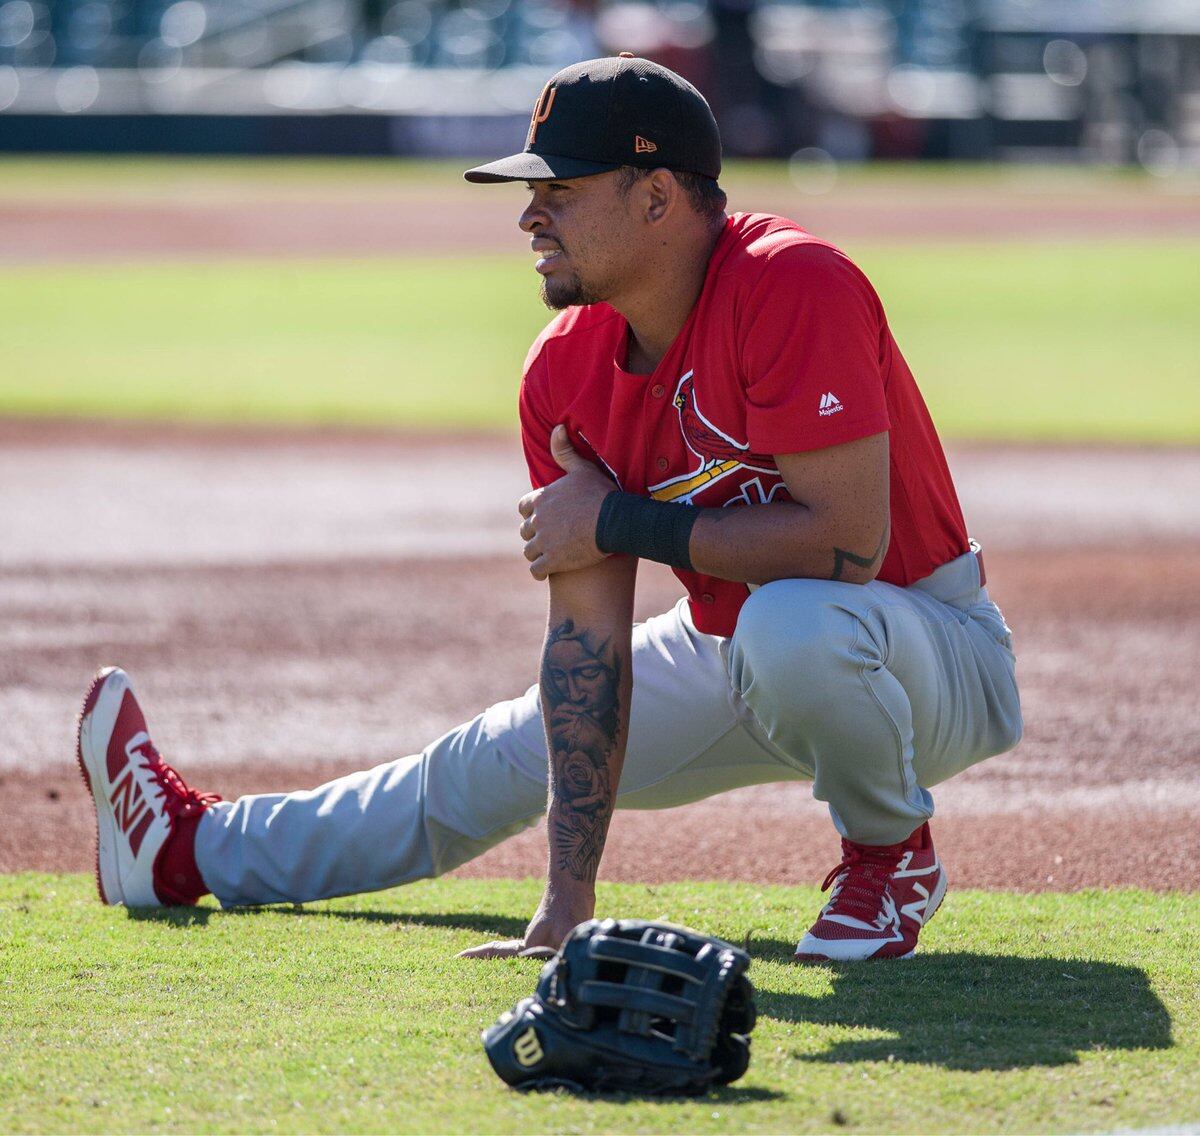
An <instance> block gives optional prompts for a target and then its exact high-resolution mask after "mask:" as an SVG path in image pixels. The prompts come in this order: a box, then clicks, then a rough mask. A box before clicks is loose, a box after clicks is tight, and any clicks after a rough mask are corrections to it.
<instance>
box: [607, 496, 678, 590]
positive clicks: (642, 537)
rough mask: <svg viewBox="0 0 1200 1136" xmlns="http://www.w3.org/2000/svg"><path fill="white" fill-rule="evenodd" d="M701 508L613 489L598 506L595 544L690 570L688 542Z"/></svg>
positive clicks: (612, 550)
mask: <svg viewBox="0 0 1200 1136" xmlns="http://www.w3.org/2000/svg"><path fill="white" fill-rule="evenodd" d="M699 515H700V510H699V509H697V508H695V507H694V506H692V505H674V504H672V503H671V502H669V501H655V500H654V499H653V498H651V497H639V496H638V495H637V494H636V493H622V492H621V491H620V490H619V489H614V490H613V491H612V492H611V493H610V494H609V495H608V496H607V497H605V498H604V502H603V504H601V506H600V517H599V519H598V520H597V521H596V547H597V548H598V549H600V551H601V552H625V553H628V554H629V555H630V556H637V557H640V558H641V559H643V560H657V561H658V562H659V563H660V564H669V565H671V567H672V568H685V569H687V570H688V571H689V572H690V571H691V570H692V556H691V552H690V551H689V550H688V543H689V541H690V540H691V538H692V526H693V525H694V524H695V523H696V518H697V517H698V516H699Z"/></svg>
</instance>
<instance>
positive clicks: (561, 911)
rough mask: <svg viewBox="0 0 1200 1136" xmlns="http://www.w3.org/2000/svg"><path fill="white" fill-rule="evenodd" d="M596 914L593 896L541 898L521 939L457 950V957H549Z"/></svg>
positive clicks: (494, 941) (493, 942)
mask: <svg viewBox="0 0 1200 1136" xmlns="http://www.w3.org/2000/svg"><path fill="white" fill-rule="evenodd" d="M595 912H596V899H595V896H594V895H581V896H579V897H577V898H573V899H571V900H554V899H551V898H549V897H547V896H543V897H542V902H541V903H540V904H539V905H538V909H537V913H536V914H535V915H534V917H533V918H532V919H531V920H530V921H529V926H528V927H527V928H526V929H525V937H524V938H523V939H494V940H493V941H492V942H490V943H482V944H480V945H479V946H478V947H471V948H469V949H468V950H465V951H460V952H459V954H458V957H459V958H477V959H498V958H549V957H550V956H551V955H553V954H554V953H555V951H557V950H558V948H559V947H560V946H561V945H562V941H563V939H565V938H566V937H567V935H568V934H570V933H571V931H572V930H574V929H575V928H576V927H578V926H579V924H580V923H586V922H587V921H588V920H589V919H591V918H592V916H593V915H594V914H595Z"/></svg>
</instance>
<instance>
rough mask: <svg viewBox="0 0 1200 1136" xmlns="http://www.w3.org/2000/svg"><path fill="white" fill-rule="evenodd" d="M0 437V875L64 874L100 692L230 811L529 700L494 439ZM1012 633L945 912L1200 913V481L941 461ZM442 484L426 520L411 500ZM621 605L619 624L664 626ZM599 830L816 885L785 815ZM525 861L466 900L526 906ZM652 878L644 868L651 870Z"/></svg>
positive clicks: (807, 833)
mask: <svg viewBox="0 0 1200 1136" xmlns="http://www.w3.org/2000/svg"><path fill="white" fill-rule="evenodd" d="M462 456H463V455H462V451H461V449H460V450H458V451H455V450H452V449H451V448H450V446H449V444H448V442H447V441H446V440H445V439H438V438H436V437H428V436H423V437H411V436H405V435H400V434H382V433H381V434H370V435H368V434H342V433H335V432H323V433H288V432H281V431H280V432H268V431H228V430H225V431H216V430H185V429H180V428H175V429H170V430H163V429H158V428H146V427H135V426H94V425H83V424H80V425H69V424H66V425H63V424H59V425H53V424H48V425H28V424H20V423H11V422H10V423H0V484H2V485H3V486H4V492H3V494H2V495H0V532H3V533H4V534H5V540H4V541H3V542H2V543H0V641H2V643H3V648H4V649H3V651H2V652H0V721H2V722H3V723H4V725H5V730H4V740H3V746H2V748H0V789H2V792H0V871H12V870H16V869H23V868H37V869H48V870H49V869H53V870H84V869H86V868H87V867H88V864H89V857H90V843H91V832H90V816H89V812H88V810H89V804H88V801H87V797H86V795H85V793H84V792H83V789H82V787H81V786H80V784H79V783H78V780H77V776H76V774H75V772H74V769H73V766H72V764H71V752H72V740H73V736H72V732H73V727H74V714H75V712H76V711H77V709H78V702H79V699H80V698H81V697H82V694H83V690H84V688H85V686H86V683H87V680H88V678H89V677H90V675H91V673H92V672H93V671H94V670H95V669H96V667H98V666H99V665H101V664H104V663H109V662H120V663H121V664H122V665H124V666H125V667H126V668H127V669H128V670H130V671H131V672H132V674H133V676H134V679H135V681H136V682H137V684H138V686H139V689H140V690H141V692H142V694H143V695H144V698H145V702H146V705H147V709H148V713H149V716H150V719H151V725H152V728H153V729H154V731H155V733H156V736H157V738H158V740H159V741H160V742H161V744H162V746H163V748H164V749H165V750H166V751H167V752H168V754H169V755H170V756H171V757H173V758H174V759H176V760H177V762H178V764H179V765H180V766H181V767H182V769H183V770H184V771H185V773H186V774H187V775H188V776H189V777H190V778H192V779H193V780H194V781H195V782H196V783H197V784H198V785H200V786H201V787H202V788H206V789H214V790H217V791H220V792H222V793H224V794H225V795H227V796H228V795H234V794H237V793H241V792H246V791H259V790H266V789H279V788H286V787H306V786H310V785H312V784H315V783H318V782H320V781H321V780H324V779H327V778H329V777H332V776H335V775H337V774H339V773H342V772H346V771H350V770H353V769H357V768H361V767H364V766H366V765H370V764H374V763H377V762H381V761H385V760H388V759H389V758H391V757H394V756H397V755H398V754H403V753H407V752H412V751H415V750H417V749H419V748H420V746H421V745H422V744H423V743H425V742H426V741H428V740H430V739H432V738H433V737H435V736H436V735H438V734H439V733H440V732H442V731H443V730H445V729H447V728H449V727H450V726H452V725H454V724H456V723H457V722H458V721H460V720H462V719H463V718H464V717H466V716H469V715H470V714H472V713H474V712H475V711H476V710H478V709H480V708H482V706H484V705H485V704H487V703H489V702H491V701H493V700H496V699H499V698H502V697H507V696H510V695H512V694H514V693H516V692H518V691H520V690H521V689H523V688H524V687H525V685H527V682H528V680H529V678H530V676H531V675H532V674H533V673H534V671H535V665H536V657H537V651H538V645H539V638H540V634H541V630H542V621H543V606H542V605H543V603H544V593H543V589H542V587H541V586H540V585H537V584H535V583H534V582H532V581H531V580H529V578H528V577H527V575H526V573H525V571H524V568H523V562H522V561H521V560H520V557H519V553H518V551H517V542H516V538H515V536H514V525H513V517H514V516H515V513H513V501H514V500H515V498H516V496H517V495H519V493H520V492H521V491H522V489H523V486H524V481H523V475H522V469H521V464H520V459H519V454H518V449H517V447H516V445H515V442H514V440H513V439H510V438H507V437H503V436H482V437H479V438H477V439H476V440H475V441H474V443H473V445H472V448H471V461H470V462H469V463H464V462H463V460H462ZM951 460H952V464H953V466H954V469H955V474H956V478H957V479H958V482H959V486H960V491H961V493H962V496H963V499H964V504H965V507H966V509H967V513H968V517H969V518H970V519H971V523H972V530H973V532H975V533H976V535H977V536H979V537H980V538H981V539H982V540H983V541H984V542H985V545H986V546H987V555H988V568H989V573H990V576H991V583H992V589H991V590H992V593H993V595H994V597H995V598H996V599H997V600H998V601H999V602H1000V603H1001V604H1002V606H1003V607H1004V608H1005V611H1006V614H1007V615H1008V618H1009V622H1010V623H1011V624H1012V625H1013V626H1014V628H1015V630H1016V635H1017V645H1018V652H1019V658H1020V673H1021V677H1022V684H1023V689H1024V698H1025V708H1026V716H1027V735H1026V738H1025V740H1024V741H1023V742H1022V743H1021V745H1020V746H1019V747H1018V749H1017V750H1016V751H1015V752H1014V753H1013V754H1011V755H1007V756H1004V757H1000V758H995V759H993V760H991V761H989V762H985V763H983V764H982V765H980V766H977V767H976V768H975V769H973V770H971V771H969V772H968V773H967V774H965V775H963V776H962V777H960V778H958V779H956V780H955V781H953V782H951V783H949V784H947V785H946V786H944V787H942V788H940V789H939V791H938V794H937V799H938V808H939V815H938V819H937V821H936V830H935V831H936V832H937V835H938V840H939V849H940V850H941V851H942V853H943V856H944V858H945V859H946V861H947V863H948V866H949V869H950V871H951V872H952V875H953V878H954V880H955V881H956V882H957V883H959V884H964V885H966V884H971V885H979V886H989V887H990V886H996V887H1000V886H1003V887H1013V888H1019V889H1041V888H1074V887H1080V886H1086V885H1098V884H1117V883H1119V884H1136V885H1142V886H1147V887H1154V888H1186V889H1194V888H1195V886H1196V874H1195V864H1196V862H1197V859H1198V858H1200V781H1198V779H1197V776H1196V773H1197V769H1198V768H1200V705H1198V702H1197V699H1196V696H1195V692H1196V680H1195V676H1196V674H1197V673H1200V454H1198V453H1196V452H1194V451H1183V450H1161V451H1151V452H1138V451H1132V450H1131V451H1119V450H1118V451H1092V450H1086V449H1077V450H1069V449H1068V450H1058V451H1048V450H1036V449H1025V448H985V447H968V448H956V449H953V450H952V452H951ZM433 485H436V486H437V493H436V494H432V493H431V491H430V487H431V486H433ZM677 594H678V593H677V588H676V586H675V584H674V581H673V580H672V579H671V577H670V576H669V575H668V574H666V573H665V572H659V571H657V570H651V571H648V572H646V573H644V575H643V579H642V581H641V585H640V595H639V602H638V608H639V612H640V614H642V615H646V614H650V613H652V612H654V611H656V610H660V609H661V608H662V607H663V606H664V605H665V604H667V603H669V602H671V601H672V600H673V599H674V597H675V596H676V595H677ZM667 830H668V825H666V824H665V823H664V818H663V816H662V815H661V814H641V813H629V812H626V813H621V814H619V815H618V817H617V818H616V820H615V822H614V825H613V834H612V839H611V843H610V850H609V853H608V854H607V855H606V858H605V869H604V873H605V875H606V876H608V877H609V878H613V879H640V880H643V881H645V882H646V883H648V884H653V883H654V882H656V881H661V880H666V879H675V878H681V877H682V878H687V877H727V878H740V879H747V880H751V881H762V882H773V881H783V882H812V881H815V880H818V879H819V878H820V877H821V875H822V874H823V872H824V871H825V870H826V869H827V868H828V867H829V866H830V864H831V863H832V862H833V859H834V858H835V857H836V845H835V840H834V838H833V835H832V829H831V827H830V825H829V823H828V821H827V819H826V817H825V815H824V812H823V809H822V808H821V807H820V806H817V805H815V804H814V803H813V802H812V801H811V799H810V797H809V791H808V787H807V786H805V785H770V786H761V787H756V788H753V789H747V790H740V791H738V792H736V793H732V794H727V795H725V796H723V797H718V798H714V799H712V800H710V801H707V802H702V803H699V804H696V805H692V806H688V807H686V808H683V809H679V810H674V811H672V813H671V814H670V824H669V833H668V831H667ZM543 841H544V836H543V834H542V833H541V832H540V831H537V830H535V831H533V832H530V833H527V834H524V835H522V836H520V837H518V838H515V839H514V840H512V841H510V842H509V843H508V844H506V845H504V846H502V847H501V848H498V849H496V850H495V851H493V852H492V853H490V854H488V855H487V856H485V857H483V858H482V859H481V860H479V861H477V862H476V863H474V864H472V865H470V866H469V867H468V868H466V869H464V872H466V873H470V874H493V875H534V874H537V873H538V872H539V871H540V869H541V865H542V858H543V855H544V851H543V848H544V844H543ZM648 865H649V866H650V867H648Z"/></svg>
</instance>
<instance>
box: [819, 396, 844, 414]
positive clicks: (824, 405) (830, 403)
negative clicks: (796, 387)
mask: <svg viewBox="0 0 1200 1136" xmlns="http://www.w3.org/2000/svg"><path fill="white" fill-rule="evenodd" d="M845 409H846V408H845V407H844V406H843V405H842V404H841V403H840V402H839V401H838V396H837V395H836V394H833V393H832V392H830V393H829V394H823V395H821V408H820V410H819V411H818V413H819V414H820V415H821V417H822V418H828V417H829V416H830V415H831V414H836V413H837V412H838V411H839V410H845Z"/></svg>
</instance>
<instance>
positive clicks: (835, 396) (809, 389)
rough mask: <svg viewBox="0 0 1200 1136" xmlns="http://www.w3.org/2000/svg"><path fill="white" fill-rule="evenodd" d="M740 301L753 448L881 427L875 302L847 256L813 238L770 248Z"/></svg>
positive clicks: (835, 441) (811, 443)
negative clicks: (765, 261)
mask: <svg viewBox="0 0 1200 1136" xmlns="http://www.w3.org/2000/svg"><path fill="white" fill-rule="evenodd" d="M745 302H746V303H747V304H748V308H749V310H748V312H747V317H748V318H745V319H743V320H742V321H741V323H742V326H743V328H744V329H745V331H744V334H743V336H742V338H741V343H740V354H741V366H742V373H743V376H744V381H745V383H746V399H747V407H746V430H747V435H748V438H747V440H748V441H749V443H750V448H751V449H752V450H757V451H759V452H762V453H771V454H788V453H802V452H804V451H806V450H818V449H822V448H824V447H826V446H835V445H839V444H841V443H843V442H853V441H856V440H857V439H859V438H866V437H869V436H870V435H872V434H878V433H881V432H882V431H884V430H887V429H888V428H889V419H888V410H887V397H886V391H885V389H884V363H885V359H886V355H885V343H886V339H887V335H886V323H885V320H884V315H883V308H882V306H881V305H880V303H879V299H878V297H877V296H876V295H875V291H874V289H873V288H872V287H871V285H870V284H869V283H868V282H867V279H866V277H864V276H863V274H862V273H861V272H860V271H859V270H858V269H857V268H856V267H855V266H854V265H853V264H852V263H851V262H850V260H849V259H848V258H847V257H845V256H844V255H842V254H841V253H840V252H838V251H837V250H836V249H832V248H829V247H828V246H826V245H819V244H813V243H806V244H797V245H790V246H787V247H785V248H782V249H779V250H777V251H776V252H775V253H774V254H773V255H772V257H771V259H770V261H769V262H768V264H767V266H766V267H765V268H764V269H763V271H762V274H761V276H760V277H759V279H758V281H757V282H756V284H755V285H754V287H753V289H752V290H751V291H750V293H749V295H748V297H747V299H746V301H745Z"/></svg>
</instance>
